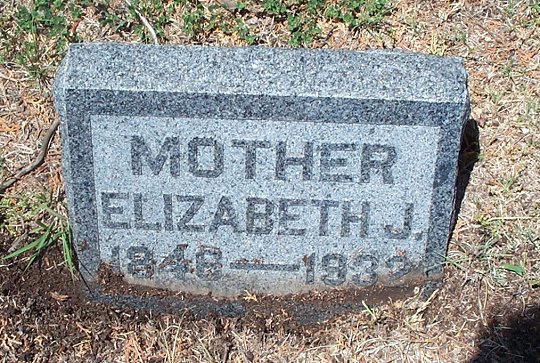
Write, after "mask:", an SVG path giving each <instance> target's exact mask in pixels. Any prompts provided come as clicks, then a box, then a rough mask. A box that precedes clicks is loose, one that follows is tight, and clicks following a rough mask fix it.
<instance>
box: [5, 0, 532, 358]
mask: <svg viewBox="0 0 540 363" xmlns="http://www.w3.org/2000/svg"><path fill="white" fill-rule="evenodd" d="M211 3H212V1H205V2H203V4H204V5H205V7H206V8H207V7H208V6H209V5H210V4H211ZM532 3H533V2H532V1H517V0H516V1H487V0H476V1H464V0H458V1H443V0H438V1H405V0H403V1H395V2H394V7H395V11H394V12H393V13H392V15H391V16H390V17H389V18H388V19H386V20H385V21H384V23H383V25H382V26H381V27H380V28H378V29H360V30H354V31H351V30H349V29H348V28H347V27H346V26H344V25H343V24H339V23H333V22H329V21H322V20H321V21H320V23H319V26H320V28H321V29H322V30H323V32H322V34H321V35H320V36H319V37H318V38H317V39H316V40H315V41H314V42H313V44H312V46H313V47H317V48H318V47H324V48H335V49H368V48H381V47H398V48H402V49H408V50H413V51H419V52H425V53H431V54H438V55H456V56H461V57H463V58H464V59H465V65H466V68H467V71H468V74H469V91H470V95H471V103H472V104H471V108H472V118H473V119H474V120H475V121H476V122H477V124H478V126H479V128H480V148H481V155H480V160H479V161H478V162H477V163H476V165H475V167H474V170H473V172H472V175H471V180H470V184H469V186H468V188H467V191H466V196H465V198H464V200H463V204H462V208H461V212H460V215H459V218H458V222H457V225H456V227H455V230H454V233H453V237H452V240H451V241H450V246H449V252H448V262H449V263H448V266H447V267H446V274H445V278H444V283H443V284H442V286H441V287H440V288H439V289H438V290H437V291H435V292H434V293H433V295H432V296H431V297H430V298H429V299H428V300H425V298H422V297H421V292H418V293H417V294H416V295H415V296H414V297H412V298H410V299H408V300H404V301H395V302H388V303H387V304H384V305H381V306H377V307H376V314H375V315H372V314H369V313H368V312H366V311H364V312H360V313H358V314H351V315H348V316H343V317H340V318H339V319H336V320H334V321H331V322H326V323H324V324H321V325H320V326H317V327H312V328H306V329H305V330H303V331H301V332H292V331H286V330H284V329H283V328H279V325H273V324H272V322H269V323H268V326H269V328H268V329H266V330H262V331H261V330H260V329H254V328H253V327H250V326H249V324H247V323H246V322H242V321H241V319H217V318H216V319H214V318H209V319H208V320H195V321H194V320H192V319H187V318H185V317H184V316H182V315H180V316H169V315H167V316H158V317H154V316H151V315H150V316H146V317H145V318H144V319H141V320H139V318H140V316H143V315H144V314H143V315H139V314H134V315H129V314H131V313H129V312H111V311H112V309H110V310H111V311H109V310H108V309H106V308H104V311H105V310H106V311H108V312H107V313H104V315H107V314H108V316H109V318H108V319H107V320H106V321H107V322H108V323H103V320H102V317H101V316H96V317H88V316H86V317H81V314H83V313H77V314H75V313H74V314H72V315H66V316H65V319H67V320H69V321H70V322H71V323H73V324H75V326H77V327H78V329H79V330H80V331H79V332H77V338H76V339H75V338H74V339H68V338H65V339H64V338H62V336H58V337H57V338H56V339H60V340H59V341H58V342H56V343H55V342H51V338H50V337H47V336H46V335H43V334H40V333H39V331H40V330H41V329H44V331H47V329H45V328H44V326H49V328H50V325H54V324H62V322H59V321H49V320H47V318H46V316H45V317H44V318H43V319H41V320H39V321H37V320H36V321H35V322H34V323H33V322H29V321H28V320H25V319H24V318H23V317H22V316H23V315H24V314H27V313H28V309H33V307H32V305H31V304H30V305H29V303H28V301H26V300H24V296H17V295H13V296H12V295H10V294H7V295H6V294H4V293H3V292H2V293H0V306H1V307H2V308H3V309H4V310H3V311H5V312H11V313H5V314H3V315H2V314H0V361H4V362H11V361H18V360H22V359H23V358H24V359H28V361H36V362H37V361H66V362H74V361H81V362H82V361H88V362H91V361H108V362H151V361H155V362H158V361H159V362H161V361H162V362H183V361H186V362H223V361H227V362H469V361H472V359H473V358H474V357H475V356H476V355H477V354H479V352H483V353H486V354H487V353H489V352H491V353H492V354H493V355H494V356H497V355H498V356H500V357H503V358H502V359H504V361H516V362H519V361H530V362H535V361H536V362H537V361H539V359H540V358H538V357H536V358H535V357H529V358H528V360H526V358H524V357H521V358H520V356H519V354H523V351H522V350H520V349H518V348H516V347H515V344H517V343H515V342H514V341H513V340H512V338H513V335H514V336H519V334H518V333H516V332H519V330H520V329H529V330H530V331H529V332H528V338H529V340H530V341H529V342H528V343H530V344H533V345H535V344H536V345H537V346H540V340H536V339H539V336H538V335H534V333H536V334H538V330H535V331H533V330H534V329H533V327H534V326H533V325H530V324H529V323H528V321H529V320H528V319H529V318H531V317H533V318H535V319H537V320H533V321H536V322H540V318H539V316H540V292H539V291H540V288H538V285H539V284H540V241H539V239H540V22H539V21H536V22H534V19H533V16H534V14H532V13H531V11H530V5H531V4H532ZM536 3H537V4H538V2H536ZM115 4H116V5H114V6H119V7H122V6H124V5H123V3H122V2H119V1H118V2H116V3H115ZM12 5H13V4H5V5H4V9H3V10H4V11H6V12H7V11H10V9H11V8H10V6H12ZM1 6H2V5H0V8H1ZM95 11H96V9H92V8H90V9H89V10H88V12H87V13H86V14H85V15H84V17H83V18H82V20H81V21H80V22H79V23H78V25H77V28H76V30H77V32H78V34H79V35H80V37H81V38H82V40H84V41H96V40H107V41H109V40H118V41H137V39H138V38H137V36H135V35H134V34H130V33H118V32H114V31H113V30H112V29H110V28H109V27H103V26H101V25H100V23H99V22H98V21H97V20H96V16H95ZM175 11H176V13H175V14H176V15H174V16H173V17H172V19H173V21H172V22H171V23H170V24H169V25H167V26H166V28H165V38H166V39H167V41H168V42H169V43H176V44H178V43H181V44H189V43H193V42H194V40H193V39H190V38H189V37H188V36H186V34H185V33H184V32H183V31H182V18H181V16H180V14H181V11H182V8H181V7H180V6H178V7H177V9H175ZM537 15H538V14H537ZM149 20H150V21H151V19H149ZM245 20H246V22H248V23H249V24H252V25H251V26H252V27H253V29H254V32H255V33H256V34H259V36H260V42H261V43H262V45H266V46H286V45H287V42H288V37H289V33H288V31H287V29H286V25H285V24H284V23H277V22H274V21H273V19H272V18H271V17H264V18H260V19H259V18H257V17H255V16H254V15H253V14H252V13H248V14H247V15H246V19H245ZM10 29H13V28H12V27H11V28H10V27H9V26H8V25H6V31H8V32H9V31H11V30H10ZM41 42H42V44H43V45H44V46H47V39H46V38H45V37H44V38H43V39H42V40H41ZM195 42H198V43H204V44H213V45H226V46H232V45H242V44H243V40H242V39H240V38H239V37H238V36H236V35H234V34H233V35H231V36H228V35H225V34H223V33H221V32H219V31H216V32H212V33H210V34H204V35H201V36H199V37H198V38H197V39H195ZM42 61H43V62H44V64H49V63H50V60H48V59H43V60H42ZM49 81H50V79H48V80H47V79H45V80H44V81H43V80H42V81H41V82H38V81H35V80H33V79H31V78H30V77H29V76H28V74H27V72H26V71H25V69H24V68H22V67H20V66H17V65H15V64H13V63H6V64H3V65H1V66H0V150H1V151H0V152H1V155H2V158H3V160H2V169H1V177H2V179H5V178H7V177H8V176H10V175H12V174H13V173H15V172H16V171H17V170H18V169H19V168H21V167H22V166H24V165H26V164H28V163H29V162H30V161H31V160H32V158H33V157H34V156H35V155H36V153H37V152H38V149H39V146H40V139H41V137H42V136H43V134H44V133H45V132H46V130H47V128H48V126H49V125H50V124H51V123H52V121H53V119H54V117H55V114H54V111H53V107H52V103H51V98H50V83H49ZM59 162H60V160H59V140H58V138H56V139H55V140H54V142H53V144H52V147H51V150H50V152H49V155H48V158H47V161H46V163H44V164H43V165H42V166H40V167H39V168H38V169H37V170H36V171H35V172H34V173H33V174H32V175H30V176H28V177H26V178H25V179H24V180H23V181H22V182H20V183H18V184H17V185H16V186H15V188H13V189H12V190H11V191H10V193H9V194H8V195H7V196H6V197H7V198H13V199H15V198H17V195H18V194H19V193H29V192H34V191H36V190H41V189H43V188H45V189H46V190H49V191H51V192H52V193H53V194H55V195H58V194H59V193H60V192H61V190H62V183H61V178H60V173H59V171H60V169H59ZM23 230H24V227H23V226H21V233H22V232H23ZM12 238H13V237H11V239H8V240H7V241H6V244H9V243H11V241H12ZM8 247H9V246H8ZM51 264H52V263H51ZM504 264H512V265H520V264H521V265H522V266H523V268H524V271H525V273H524V274H523V276H519V275H518V274H516V273H514V272H512V271H508V270H506V269H504V268H502V267H503V265H504ZM45 265H46V264H45ZM2 268H5V266H0V270H1V269H2ZM52 268H54V267H52ZM0 281H1V279H0ZM2 286H5V281H4V282H2ZM2 291H4V290H2ZM53 298H54V297H53ZM56 300H62V299H56ZM57 303H58V304H69V303H70V300H69V299H68V300H66V301H58V302H57ZM29 306H30V307H29ZM83 315H84V314H83ZM533 315H534V316H533ZM111 316H112V318H111ZM33 324H35V325H33ZM276 326H277V327H276ZM32 329H34V330H32ZM29 331H37V333H36V334H33V335H32V336H31V337H30V335H28V332H29ZM507 331H509V332H510V335H508V334H507V333H506V332H507ZM25 332H27V333H25ZM526 333H527V332H526ZM66 334H67V333H66ZM67 336H68V335H66V337H67ZM103 339H106V340H107V341H108V343H107V344H102V343H101V341H102V340H103ZM518 345H519V344H518ZM51 347H52V348H51ZM512 354H514V355H512ZM2 356H3V358H2ZM512 359H513V360H512ZM479 361H488V362H489V361H491V360H489V359H488V358H486V360H479Z"/></svg>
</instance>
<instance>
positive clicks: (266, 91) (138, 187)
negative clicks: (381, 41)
mask: <svg viewBox="0 0 540 363" xmlns="http://www.w3.org/2000/svg"><path fill="white" fill-rule="evenodd" d="M54 96H55V104H56V107H57V110H58V113H59V117H60V118H61V122H62V123H61V125H62V128H61V131H62V140H63V141H62V142H63V160H64V165H63V167H64V178H65V181H66V192H67V197H68V204H69V211H70V219H71V223H72V227H73V235H74V240H75V245H76V249H77V254H78V257H79V261H80V265H81V272H82V273H83V275H84V276H85V278H86V279H87V280H88V281H90V282H95V281H97V274H98V268H99V267H100V265H101V264H106V265H110V266H112V268H113V269H114V270H116V271H118V272H120V273H121V274H123V276H124V279H125V281H128V282H130V283H133V284H140V285H148V286H156V287H166V288H170V289H173V290H178V291H186V292H192V293H197V294H205V293H209V292H211V293H212V294H213V295H215V296H237V295H239V294H241V293H242V292H243V291H245V290H247V291H251V292H256V293H267V294H274V295H280V294H288V293H299V292H306V291H312V290H326V289H331V288H356V287H363V288H372V286H380V285H382V286H402V285H405V284H408V283H410V282H418V281H423V280H424V279H426V276H427V275H430V276H431V277H430V278H436V277H437V274H438V273H439V272H440V269H441V267H440V264H441V261H442V259H443V256H444V254H445V252H446V246H447V242H448V238H449V233H450V228H451V224H452V223H451V222H452V214H453V207H454V198H455V180H456V169H457V157H458V152H459V146H460V138H461V134H462V129H463V125H464V123H465V121H466V120H467V118H468V112H469V103H468V95H467V88H466V73H465V70H464V68H463V64H462V61H461V60H460V59H457V58H442V57H435V56H427V55H420V54H414V53H406V52H399V51H368V52H350V51H323V50H284V49H267V48H213V47H180V46H148V45H120V44H76V45H71V46H70V49H69V52H68V54H67V56H66V57H65V59H64V61H63V63H62V66H61V68H60V69H59V71H58V74H57V76H56V80H55V86H54Z"/></svg>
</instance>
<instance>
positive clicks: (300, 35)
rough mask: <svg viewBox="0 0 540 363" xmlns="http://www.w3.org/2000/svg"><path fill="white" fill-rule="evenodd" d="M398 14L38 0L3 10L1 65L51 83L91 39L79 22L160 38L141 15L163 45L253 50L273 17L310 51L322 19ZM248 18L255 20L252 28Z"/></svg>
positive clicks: (384, 8) (365, 24) (339, 7)
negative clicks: (69, 49) (72, 47)
mask: <svg viewBox="0 0 540 363" xmlns="http://www.w3.org/2000/svg"><path fill="white" fill-rule="evenodd" d="M392 10H393V7H392V2H391V0H338V1H335V2H334V1H333V2H330V1H325V0H262V1H258V0H249V1H245V0H240V1H236V2H234V1H232V2H221V3H211V4H210V5H208V3H207V2H202V1H199V0H169V1H161V0H129V1H120V2H119V1H112V0H95V1H91V0H33V1H29V2H27V3H26V4H17V3H13V4H11V5H5V7H4V8H3V11H2V14H0V23H1V24H3V26H2V27H1V29H0V61H1V62H2V63H4V62H15V63H17V64H19V65H21V66H23V67H24V68H25V69H26V70H27V71H28V73H29V75H30V76H31V77H33V78H36V79H46V78H50V77H52V76H53V72H54V70H55V69H56V66H57V64H58V62H59V61H60V59H61V58H62V56H63V54H64V52H65V50H66V45H67V44H68V43H70V42H79V41H86V40H89V39H83V38H81V34H78V33H77V24H79V22H81V21H84V20H85V19H87V18H91V19H92V20H93V21H94V23H95V21H97V22H98V23H99V24H100V25H101V30H102V31H104V32H105V33H107V34H118V35H120V36H121V38H122V39H123V38H126V37H127V38H130V39H131V36H132V35H136V36H137V37H138V38H139V40H140V41H141V42H143V43H150V42H152V41H153V40H152V37H151V32H150V31H149V28H148V26H146V25H145V24H144V23H143V21H142V19H141V17H143V18H144V19H146V20H147V21H148V23H149V24H150V26H151V29H152V30H153V31H154V32H155V34H156V37H157V40H158V42H159V43H167V42H169V38H174V37H181V38H184V39H185V38H186V37H187V38H188V39H189V40H190V41H192V42H196V43H204V42H205V41H206V40H207V39H209V37H211V36H212V35H214V34H215V33H216V32H220V33H222V34H223V35H224V36H236V37H237V38H238V39H241V40H242V41H243V42H244V43H245V44H246V45H252V44H259V43H261V42H263V41H264V39H265V37H266V36H267V29H264V27H261V26H259V25H258V23H262V20H265V19H268V20H270V19H271V21H272V23H273V24H282V25H283V26H284V32H280V33H279V34H276V36H277V37H283V41H284V42H287V43H288V45H289V46H291V47H310V46H312V45H313V43H314V41H315V40H317V38H318V37H319V36H321V33H322V30H321V28H320V26H319V25H318V24H319V22H320V21H325V22H333V23H344V24H346V25H347V26H348V27H349V28H350V29H352V30H354V29H358V28H374V27H378V26H380V25H381V24H382V22H383V21H384V19H385V17H387V16H388V15H390V14H391V12H392ZM247 19H250V20H252V21H251V22H249V24H248V22H247V21H246V20H247ZM253 20H255V21H253ZM257 20H261V21H260V22H258V21H257ZM173 23H174V24H175V26H174V27H169V25H170V24H173ZM177 25H179V26H177ZM96 35H97V34H96ZM218 35H219V34H218ZM263 35H264V37H263ZM85 36H87V35H85Z"/></svg>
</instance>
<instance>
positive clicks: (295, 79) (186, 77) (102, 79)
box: [54, 43, 467, 103]
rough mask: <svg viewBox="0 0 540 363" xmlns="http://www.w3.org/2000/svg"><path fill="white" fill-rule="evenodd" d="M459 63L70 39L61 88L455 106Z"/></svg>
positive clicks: (462, 93)
mask: <svg viewBox="0 0 540 363" xmlns="http://www.w3.org/2000/svg"><path fill="white" fill-rule="evenodd" d="M466 79H467V76H466V73H465V69H464V67H463V60H462V59H461V58H457V57H439V56H432V55H424V54H418V53H412V52H405V51H400V50H372V51H344V50H321V49H316V50H313V49H281V48H264V47H244V48H227V47H208V46H176V45H133V44H121V43H81V44H71V45H70V47H69V50H68V53H67V55H66V57H65V58H64V60H63V62H62V66H61V68H60V69H59V71H58V75H57V77H56V82H55V83H56V84H55V87H54V88H55V93H56V94H58V92H61V91H63V90H66V89H102V90H103V89H105V90H124V91H130V90H132V91H158V92H180V93H188V94H237V95H238V94H243V95H266V96H278V97H284V96H297V97H298V96H300V97H317V98H321V97H328V98H350V99H372V98H373V99H388V100H402V101H425V102H449V103H462V102H463V101H464V100H465V99H466V98H467V90H466Z"/></svg>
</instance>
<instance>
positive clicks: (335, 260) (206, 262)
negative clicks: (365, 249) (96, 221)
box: [112, 244, 411, 287]
mask: <svg viewBox="0 0 540 363" xmlns="http://www.w3.org/2000/svg"><path fill="white" fill-rule="evenodd" d="M187 250H188V245H187V244H179V245H177V246H176V248H175V249H174V250H173V251H172V252H171V253H170V254H169V255H168V256H166V257H165V258H163V259H162V260H161V261H158V260H156V257H155V256H154V252H153V251H152V250H151V249H150V248H148V247H145V246H131V247H129V248H128V249H127V251H126V258H127V264H126V270H127V273H128V274H129V275H131V276H132V277H134V278H139V279H152V278H155V277H157V276H163V275H169V276H171V275H172V277H173V278H175V279H178V280H186V279H187V278H188V277H189V278H196V279H201V280H205V281H217V280H219V279H220V278H221V277H222V275H223V270H224V269H230V270H262V271H267V272H272V271H273V272H282V273H299V272H300V271H302V270H303V271H304V273H305V284H306V285H311V284H314V283H315V282H316V279H320V281H321V282H322V283H323V284H325V285H329V286H340V285H343V284H344V283H346V282H352V284H354V285H357V286H359V287H367V286H372V285H374V284H375V283H377V280H378V277H379V276H378V275H379V274H378V272H379V271H380V270H381V269H386V270H387V271H388V273H387V275H388V276H389V278H390V279H391V280H396V279H399V278H401V277H403V276H404V275H406V274H407V273H409V272H410V270H411V266H410V263H409V261H408V259H407V257H406V255H405V254H400V255H394V256H390V257H389V258H386V259H381V258H379V257H378V256H376V255H375V254H369V253H360V254H353V255H351V256H347V255H345V254H342V253H329V254H325V255H323V256H321V257H318V256H317V255H316V254H315V253H312V254H310V255H305V256H303V258H302V259H301V260H302V262H303V263H302V264H290V265H288V264H285V265H279V264H264V263H262V262H257V263H248V262H246V261H247V260H241V261H234V262H231V263H229V264H227V263H226V262H225V261H224V258H223V253H222V251H221V249H220V248H218V247H214V246H208V245H200V246H198V248H197V249H196V251H195V253H194V256H187ZM112 252H113V256H112V257H113V261H114V262H113V264H117V265H118V264H119V261H120V256H119V248H118V247H115V248H113V250H112ZM301 265H303V267H304V268H301ZM189 275H191V276H189Z"/></svg>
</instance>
